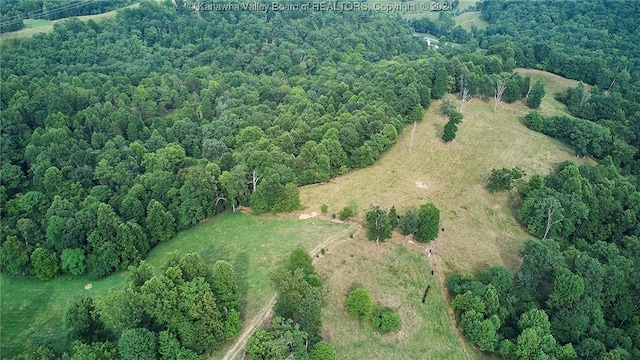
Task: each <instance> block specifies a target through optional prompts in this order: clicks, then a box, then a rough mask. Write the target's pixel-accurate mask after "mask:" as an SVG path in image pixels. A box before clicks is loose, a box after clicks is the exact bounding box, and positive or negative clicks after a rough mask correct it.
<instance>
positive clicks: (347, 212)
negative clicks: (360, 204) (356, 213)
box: [338, 206, 353, 220]
mask: <svg viewBox="0 0 640 360" xmlns="http://www.w3.org/2000/svg"><path fill="white" fill-rule="evenodd" d="M352 217H353V211H352V210H351V208H350V207H348V206H347V207H345V208H344V209H342V210H340V213H338V218H340V220H347V219H351V218H352Z"/></svg>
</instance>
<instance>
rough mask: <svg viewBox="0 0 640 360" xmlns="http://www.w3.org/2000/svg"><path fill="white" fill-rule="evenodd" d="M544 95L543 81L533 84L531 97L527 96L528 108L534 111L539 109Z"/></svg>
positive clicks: (530, 92)
mask: <svg viewBox="0 0 640 360" xmlns="http://www.w3.org/2000/svg"><path fill="white" fill-rule="evenodd" d="M544 95H545V91H544V84H543V83H542V81H540V80H538V81H536V82H535V84H533V87H532V88H531V90H530V91H529V95H528V96H527V106H528V107H530V108H532V109H537V108H539V107H540V104H541V103H542V98H543V97H544Z"/></svg>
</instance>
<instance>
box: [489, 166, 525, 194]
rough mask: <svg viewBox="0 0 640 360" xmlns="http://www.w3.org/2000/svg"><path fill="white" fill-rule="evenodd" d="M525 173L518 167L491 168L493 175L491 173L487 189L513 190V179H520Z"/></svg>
mask: <svg viewBox="0 0 640 360" xmlns="http://www.w3.org/2000/svg"><path fill="white" fill-rule="evenodd" d="M525 175H526V174H525V172H524V171H523V170H522V169H520V168H517V167H516V168H513V169H507V168H502V169H493V170H491V175H489V181H488V182H487V190H489V192H492V193H494V192H498V191H501V190H511V188H512V187H513V181H514V180H517V179H520V178H522V177H523V176H525Z"/></svg>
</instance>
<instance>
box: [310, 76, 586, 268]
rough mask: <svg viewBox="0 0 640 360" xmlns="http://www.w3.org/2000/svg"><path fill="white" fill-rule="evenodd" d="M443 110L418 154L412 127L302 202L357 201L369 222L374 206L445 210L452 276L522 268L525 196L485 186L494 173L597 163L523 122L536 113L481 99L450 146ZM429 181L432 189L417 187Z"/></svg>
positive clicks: (420, 128) (433, 117) (550, 106)
mask: <svg viewBox="0 0 640 360" xmlns="http://www.w3.org/2000/svg"><path fill="white" fill-rule="evenodd" d="M558 86H559V85H558ZM547 93H550V90H549V89H548V90H547ZM439 106H440V102H439V101H435V102H434V103H433V104H432V105H431V107H430V108H429V109H428V110H427V111H426V112H425V116H424V120H423V121H422V122H420V123H418V125H417V128H416V131H415V137H414V144H413V147H412V154H411V155H409V144H410V136H411V126H407V127H406V128H405V129H404V131H403V132H402V133H401V134H400V136H399V138H398V141H397V143H396V144H395V145H394V146H393V147H392V148H391V149H389V150H388V151H387V152H386V153H385V154H383V155H382V156H381V158H380V160H378V161H377V162H376V163H375V164H374V165H372V166H370V167H367V168H365V169H358V170H355V171H352V172H350V173H348V174H346V175H344V176H341V177H338V178H335V179H333V180H331V181H330V182H329V183H325V184H320V185H311V186H306V187H303V188H302V189H301V193H300V197H301V200H302V203H303V204H305V205H307V206H308V207H309V211H320V210H319V209H320V206H321V205H322V204H327V205H328V207H329V214H331V213H334V212H336V213H337V212H339V211H340V209H342V208H343V207H344V206H347V205H348V204H349V202H350V201H351V200H355V201H357V203H358V204H359V207H360V209H361V211H360V215H359V216H360V218H361V219H362V218H363V215H364V213H365V211H366V209H367V208H368V207H369V206H370V205H372V204H377V205H380V206H382V207H384V208H387V209H388V208H390V207H391V206H393V205H395V206H396V208H397V209H398V210H399V211H403V210H404V209H406V208H407V207H410V206H418V205H420V204H423V203H427V202H433V203H435V204H436V205H437V206H438V208H439V209H440V211H441V215H440V216H441V224H442V227H443V228H444V229H445V231H444V232H441V233H440V236H439V237H438V239H437V240H436V241H434V242H433V243H432V244H431V246H432V248H433V251H434V252H437V253H438V255H439V256H441V257H442V259H443V261H444V266H445V268H446V269H445V270H446V272H447V273H451V272H453V271H463V272H473V271H476V270H480V269H485V268H487V267H489V266H492V265H500V264H502V265H506V266H508V267H509V268H511V269H515V268H517V267H518V266H519V264H520V259H519V257H518V255H517V253H518V249H519V248H520V245H521V244H522V242H523V241H524V240H525V239H526V238H528V237H530V235H528V234H527V233H526V232H525V231H524V230H523V229H522V228H521V226H520V225H519V223H518V222H517V220H516V216H515V215H516V214H515V213H514V211H513V207H512V204H513V202H514V201H517V197H516V196H515V195H512V194H509V193H499V194H490V193H489V192H488V191H487V190H486V189H485V184H486V180H487V178H488V176H489V173H490V172H491V169H493V168H502V167H515V166H519V167H521V168H522V169H524V170H525V171H526V172H527V174H529V175H532V174H535V173H548V172H550V171H551V170H552V168H553V166H554V164H557V163H559V162H561V161H564V160H572V161H574V162H577V163H579V164H582V163H585V162H587V163H593V161H592V160H589V159H577V158H576V157H575V155H574V153H573V152H572V150H571V149H569V148H568V147H567V146H566V145H564V144H563V143H561V142H559V141H557V140H554V139H552V138H550V137H548V136H546V135H543V134H540V133H537V132H534V131H532V130H529V129H527V128H526V127H525V126H524V125H523V124H522V118H523V117H524V116H525V115H526V114H527V113H528V112H529V109H528V108H526V107H525V106H524V104H523V103H522V102H520V101H519V102H516V103H514V104H506V103H500V104H499V105H498V111H497V112H495V113H494V112H493V106H492V103H490V102H488V101H481V100H479V99H474V100H473V101H472V102H471V103H470V104H469V105H467V107H466V108H465V110H464V119H463V121H462V123H461V124H460V126H459V131H458V135H457V137H456V139H455V140H454V141H452V142H451V143H449V144H445V143H444V142H443V141H442V140H441V139H440V137H441V135H442V131H443V128H444V124H445V123H446V121H447V120H446V119H445V118H444V117H443V116H442V115H440V114H439V112H438V109H439ZM561 106H562V105H560V104H558V103H557V102H556V101H555V100H554V99H553V98H552V97H551V96H549V95H547V96H546V97H545V99H544V102H543V107H542V112H543V113H545V114H547V113H555V112H557V111H560V110H559V109H560V108H561ZM422 182H425V183H427V187H426V188H424V187H417V186H416V185H417V183H418V184H420V183H422Z"/></svg>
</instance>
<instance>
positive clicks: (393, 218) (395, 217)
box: [389, 206, 400, 230]
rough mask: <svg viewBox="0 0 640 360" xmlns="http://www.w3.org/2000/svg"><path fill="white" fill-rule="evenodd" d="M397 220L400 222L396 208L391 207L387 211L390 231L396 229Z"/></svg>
mask: <svg viewBox="0 0 640 360" xmlns="http://www.w3.org/2000/svg"><path fill="white" fill-rule="evenodd" d="M399 220H400V217H399V216H398V212H397V211H396V207H395V206H392V207H391V209H389V221H390V222H391V230H393V229H395V228H397V227H398V221H399Z"/></svg>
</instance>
